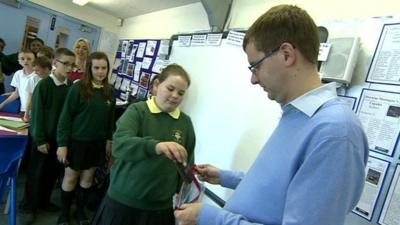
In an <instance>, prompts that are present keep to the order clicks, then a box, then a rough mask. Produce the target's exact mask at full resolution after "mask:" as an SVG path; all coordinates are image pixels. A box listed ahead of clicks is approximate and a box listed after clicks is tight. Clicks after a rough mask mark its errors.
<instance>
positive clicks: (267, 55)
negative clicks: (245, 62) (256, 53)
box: [248, 46, 281, 73]
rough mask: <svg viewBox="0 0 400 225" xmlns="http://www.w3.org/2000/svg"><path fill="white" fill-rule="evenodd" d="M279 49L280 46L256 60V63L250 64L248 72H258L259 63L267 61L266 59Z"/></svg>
mask: <svg viewBox="0 0 400 225" xmlns="http://www.w3.org/2000/svg"><path fill="white" fill-rule="evenodd" d="M280 48H281V46H279V47H277V48H274V49H272V50H271V51H269V52H268V53H266V54H265V56H264V57H262V58H261V59H260V60H258V61H257V62H255V63H253V64H250V66H249V67H248V68H249V70H250V71H251V72H252V73H256V72H257V71H258V67H260V65H261V63H262V62H263V61H264V60H265V59H267V58H268V57H271V56H272V55H273V54H274V53H275V52H276V51H278V50H279V49H280Z"/></svg>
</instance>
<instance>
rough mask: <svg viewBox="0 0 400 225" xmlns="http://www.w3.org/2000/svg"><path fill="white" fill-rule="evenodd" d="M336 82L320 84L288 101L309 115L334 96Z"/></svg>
mask: <svg viewBox="0 0 400 225" xmlns="http://www.w3.org/2000/svg"><path fill="white" fill-rule="evenodd" d="M336 97H337V93H336V83H335V82H331V83H329V84H325V85H322V86H320V87H318V88H315V89H313V90H311V91H309V92H307V93H305V94H303V95H302V96H300V97H298V98H296V99H294V100H293V101H291V102H289V104H288V105H292V106H294V107H295V108H296V109H298V110H300V111H302V112H303V113H304V114H306V115H307V116H309V117H311V116H313V115H314V113H315V112H316V111H317V110H318V109H319V107H321V105H323V104H324V103H326V102H327V101H329V100H331V99H333V98H336ZM284 108H285V107H284Z"/></svg>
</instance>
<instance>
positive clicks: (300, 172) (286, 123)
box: [198, 85, 368, 225]
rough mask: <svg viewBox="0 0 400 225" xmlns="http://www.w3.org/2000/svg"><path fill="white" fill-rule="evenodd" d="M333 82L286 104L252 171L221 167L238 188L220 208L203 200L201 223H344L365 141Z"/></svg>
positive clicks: (358, 189) (225, 181) (359, 186)
mask: <svg viewBox="0 0 400 225" xmlns="http://www.w3.org/2000/svg"><path fill="white" fill-rule="evenodd" d="M335 96H336V92H335V88H334V86H333V85H325V86H322V87H320V88H318V89H315V90H313V91H311V92H309V93H307V94H305V95H303V96H301V97H299V98H298V99H296V100H295V101H293V102H291V103H290V104H288V105H286V106H284V107H283V114H282V118H281V120H280V122H279V125H278V127H277V128H276V130H275V131H274V133H273V134H272V135H271V137H270V138H269V140H268V141H267V143H266V144H265V146H264V147H263V149H262V151H261V152H260V154H259V155H258V157H257V159H256V161H255V162H254V164H253V165H252V167H251V168H250V169H249V171H248V173H247V174H246V175H244V174H243V173H238V172H231V171H222V172H221V185H222V186H224V187H228V188H232V189H236V190H235V192H234V193H233V195H232V196H231V198H230V199H229V200H228V201H227V203H226V205H225V207H224V208H223V209H220V208H217V207H214V206H210V205H204V206H203V208H202V209H201V211H200V216H199V219H198V223H199V225H206V224H207V225H209V224H215V225H217V224H221V225H222V224H223V225H233V224H266V225H278V224H279V225H342V224H343V223H344V219H345V216H346V214H347V213H349V212H350V211H351V210H352V209H353V208H354V207H355V205H356V204H357V202H358V200H359V198H360V195H361V193H362V190H363V185H364V176H365V166H366V163H367V158H368V142H367V138H366V136H365V134H364V132H363V129H362V126H361V124H360V122H359V120H358V118H357V117H356V115H355V114H354V113H353V112H352V110H351V109H350V108H349V107H348V106H346V104H345V103H343V102H341V101H340V100H339V99H338V98H336V97H335Z"/></svg>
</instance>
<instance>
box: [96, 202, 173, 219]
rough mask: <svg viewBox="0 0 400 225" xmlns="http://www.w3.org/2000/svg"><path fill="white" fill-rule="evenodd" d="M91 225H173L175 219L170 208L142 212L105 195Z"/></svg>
mask: <svg viewBox="0 0 400 225" xmlns="http://www.w3.org/2000/svg"><path fill="white" fill-rule="evenodd" d="M92 225H175V217H174V211H173V209H172V208H170V209H165V210H142V209H137V208H132V207H129V206H126V205H124V204H121V203H119V202H117V201H115V200H113V199H111V198H110V197H109V196H108V195H106V196H105V197H104V199H103V201H102V202H101V205H100V207H99V208H98V210H97V212H96V215H95V216H94V218H93V221H92Z"/></svg>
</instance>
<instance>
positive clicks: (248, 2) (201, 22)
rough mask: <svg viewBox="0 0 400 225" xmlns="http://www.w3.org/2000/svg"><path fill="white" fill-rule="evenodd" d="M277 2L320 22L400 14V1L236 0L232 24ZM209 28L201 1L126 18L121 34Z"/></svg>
mask: <svg viewBox="0 0 400 225" xmlns="http://www.w3.org/2000/svg"><path fill="white" fill-rule="evenodd" d="M278 4H295V5H298V6H300V7H302V8H304V9H305V10H307V11H308V13H309V14H310V15H311V16H312V17H313V18H314V20H315V21H316V23H317V24H320V23H323V22H324V21H327V20H333V19H365V18H370V17H373V16H399V15H400V11H399V10H398V9H399V8H400V1H398V0H381V1H364V0H363V1H361V0H351V1H349V0H336V1H328V0H321V1H314V0H292V1H285V0H269V1H266V0H234V1H233V5H232V11H231V16H230V22H229V28H248V27H249V26H250V25H251V24H252V23H253V22H254V21H255V20H256V19H257V18H258V17H259V16H260V15H261V14H263V13H264V12H265V11H266V10H268V9H269V8H270V7H272V6H275V5H278ZM207 29H210V27H209V24H208V18H207V14H206V12H205V10H204V8H203V6H202V4H201V3H195V4H190V5H187V6H183V7H177V8H173V9H168V10H162V11H158V12H154V13H149V14H146V15H142V16H137V17H132V18H129V19H126V20H125V21H124V25H123V27H122V29H121V33H120V37H121V38H132V39H135V38H137V39H141V38H160V39H161V38H169V37H170V36H171V35H172V34H177V33H184V32H193V31H201V30H207Z"/></svg>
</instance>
